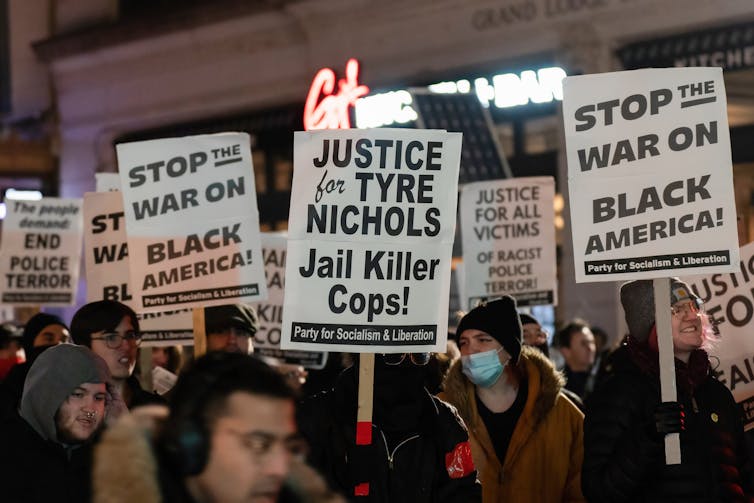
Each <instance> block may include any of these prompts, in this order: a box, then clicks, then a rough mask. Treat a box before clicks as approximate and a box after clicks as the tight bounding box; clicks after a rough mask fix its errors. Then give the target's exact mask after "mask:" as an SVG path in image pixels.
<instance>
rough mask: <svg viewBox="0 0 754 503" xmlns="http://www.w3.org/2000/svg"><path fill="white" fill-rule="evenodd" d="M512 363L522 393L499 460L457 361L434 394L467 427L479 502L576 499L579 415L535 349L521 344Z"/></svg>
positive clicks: (549, 502)
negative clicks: (479, 486) (519, 408)
mask: <svg viewBox="0 0 754 503" xmlns="http://www.w3.org/2000/svg"><path fill="white" fill-rule="evenodd" d="M517 367H518V371H519V373H520V374H521V376H522V380H521V382H522V384H523V383H526V386H528V388H527V389H528V396H527V400H526V404H525V405H524V410H523V412H522V413H521V417H520V418H519V420H518V422H517V423H516V427H515V429H514V431H513V436H512V437H511V440H510V444H509V446H508V451H507V453H506V456H505V460H503V462H502V463H501V462H500V460H499V459H498V458H497V456H496V454H495V449H494V447H493V444H492V440H491V439H490V436H489V433H488V432H487V428H486V427H485V425H484V422H483V420H482V418H481V417H480V415H479V411H478V410H477V404H476V399H475V393H476V391H475V386H474V384H473V383H472V382H471V381H469V380H468V379H467V378H466V376H464V375H463V373H462V372H461V370H462V367H461V362H460V361H458V362H456V363H455V364H454V366H453V367H452V368H451V370H450V373H449V374H448V377H447V378H446V380H445V391H444V392H442V393H440V395H439V397H440V398H441V399H442V400H446V401H448V402H449V403H451V404H452V405H454V406H455V407H456V408H457V409H458V413H459V414H460V415H461V418H462V419H463V420H464V422H465V423H466V425H467V427H468V429H469V439H470V441H471V453H472V455H473V457H474V465H475V466H476V467H477V470H478V471H479V480H480V481H481V483H482V494H483V497H482V501H484V502H485V503H496V502H507V501H526V502H527V503H554V502H582V501H584V498H583V496H582V494H581V486H580V484H581V478H580V476H581V463H582V454H583V448H582V442H583V429H582V428H583V419H584V416H583V414H582V413H581V412H580V411H579V409H578V408H577V407H576V406H575V405H574V404H573V403H571V401H570V400H568V399H567V398H566V397H565V396H564V395H563V394H562V393H561V390H562V388H563V377H562V375H561V374H559V373H558V372H557V371H556V370H555V368H554V367H553V365H552V363H551V362H550V361H549V360H548V359H547V358H546V357H545V356H544V355H542V354H541V353H540V352H539V351H538V350H537V349H534V348H529V347H526V346H524V347H523V348H522V351H521V358H520V360H519V363H518V365H517Z"/></svg>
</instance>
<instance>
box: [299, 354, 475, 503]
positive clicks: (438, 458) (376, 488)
mask: <svg viewBox="0 0 754 503" xmlns="http://www.w3.org/2000/svg"><path fill="white" fill-rule="evenodd" d="M429 359H430V354H429V353H410V354H409V353H397V354H378V355H375V363H374V397H373V414H372V425H371V439H372V442H371V444H370V445H367V446H363V445H360V446H357V445H356V435H357V431H356V411H357V407H358V406H357V396H358V375H359V363H358V359H357V363H356V364H354V365H353V366H352V367H350V368H348V369H346V370H344V371H343V372H342V373H341V375H340V376H339V378H338V380H337V381H336V384H335V386H334V387H333V388H332V390H330V391H327V392H323V393H319V394H317V395H314V396H313V397H310V398H308V399H306V400H305V401H304V402H303V403H302V404H301V405H300V406H299V410H298V423H299V428H300V429H301V432H302V434H303V435H304V437H305V438H306V440H307V441H308V442H309V445H310V456H309V462H310V463H311V464H312V466H314V467H315V468H317V469H318V470H319V472H320V473H321V474H322V475H324V476H325V479H326V480H327V482H328V484H329V485H330V487H332V488H333V489H336V490H338V491H340V492H341V494H343V495H344V496H345V497H347V498H349V500H351V499H353V498H355V497H357V496H359V495H363V494H364V492H365V491H366V492H367V493H368V496H367V497H360V498H357V500H358V501H369V502H385V503H387V502H411V503H430V502H432V503H435V502H440V503H443V502H445V503H447V502H457V503H471V502H475V501H477V502H478V501H481V487H480V485H479V483H478V482H477V472H476V469H475V468H474V463H473V461H472V459H471V450H470V447H469V436H468V432H467V431H466V427H465V426H464V425H463V422H462V421H461V420H460V418H459V417H458V414H457V413H456V411H455V409H454V408H453V407H452V406H450V405H448V404H447V403H445V402H443V401H441V400H440V399H438V398H437V397H434V396H432V395H430V394H429V393H428V392H427V390H426V389H425V387H424V382H425V377H426V376H425V373H426V372H427V371H428V369H429V367H428V366H427V363H429ZM364 483H366V484H367V485H368V490H366V488H367V486H365V485H363V484H364Z"/></svg>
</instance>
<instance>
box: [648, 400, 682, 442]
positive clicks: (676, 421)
mask: <svg viewBox="0 0 754 503" xmlns="http://www.w3.org/2000/svg"><path fill="white" fill-rule="evenodd" d="M685 429H686V413H685V412H684V411H683V404H681V403H679V402H662V403H661V404H659V405H658V406H657V408H655V413H654V431H653V436H654V437H655V438H657V439H662V438H663V437H664V436H665V435H667V434H668V433H680V432H682V431H683V430H685Z"/></svg>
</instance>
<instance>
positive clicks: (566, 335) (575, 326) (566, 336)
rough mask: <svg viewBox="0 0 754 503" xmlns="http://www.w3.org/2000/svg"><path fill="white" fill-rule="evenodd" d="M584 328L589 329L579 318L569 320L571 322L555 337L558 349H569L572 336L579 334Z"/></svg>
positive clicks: (587, 324)
mask: <svg viewBox="0 0 754 503" xmlns="http://www.w3.org/2000/svg"><path fill="white" fill-rule="evenodd" d="M585 328H589V323H587V322H586V321H584V320H582V319H579V318H576V319H574V320H571V322H570V323H568V324H567V325H566V326H564V327H563V328H561V329H560V331H559V332H558V333H557V335H556V336H555V340H556V341H558V347H561V348H570V347H571V337H572V336H573V334H575V333H577V332H581V331H582V330H584V329H585Z"/></svg>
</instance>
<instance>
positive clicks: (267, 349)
mask: <svg viewBox="0 0 754 503" xmlns="http://www.w3.org/2000/svg"><path fill="white" fill-rule="evenodd" d="M287 246H288V237H287V234H285V233H271V232H263V233H262V256H263V257H264V270H265V274H266V276H267V300H266V301H264V302H259V303H257V304H255V305H254V309H255V310H256V312H257V316H258V317H259V328H258V329H257V333H256V334H254V354H256V355H259V356H265V357H268V358H273V359H274V360H276V361H278V362H282V363H291V364H296V365H301V366H303V367H306V368H310V369H321V368H322V367H324V366H325V363H326V361H327V353H323V352H321V351H300V350H282V349H280V336H281V333H282V330H283V297H284V292H285V255H286V253H287V251H286V248H287Z"/></svg>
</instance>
